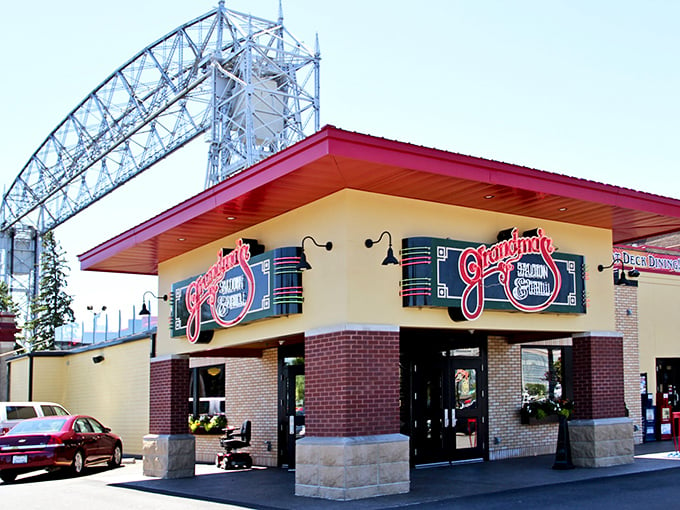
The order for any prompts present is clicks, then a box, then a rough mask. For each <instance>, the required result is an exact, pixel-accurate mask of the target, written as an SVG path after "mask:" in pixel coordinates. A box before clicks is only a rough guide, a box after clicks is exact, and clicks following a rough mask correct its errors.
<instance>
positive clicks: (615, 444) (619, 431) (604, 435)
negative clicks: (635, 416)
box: [569, 418, 635, 467]
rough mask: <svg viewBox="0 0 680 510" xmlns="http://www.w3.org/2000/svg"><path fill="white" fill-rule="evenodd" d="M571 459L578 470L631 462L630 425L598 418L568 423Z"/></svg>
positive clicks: (631, 440) (629, 423)
mask: <svg viewBox="0 0 680 510" xmlns="http://www.w3.org/2000/svg"><path fill="white" fill-rule="evenodd" d="M569 439H570V442H571V458H572V461H573V463H574V465H575V466H578V467H608V466H617V465H620V464H631V463H632V462H633V461H634V455H635V451H634V441H633V421H632V420H631V419H630V418H601V419H596V420H571V421H570V422H569Z"/></svg>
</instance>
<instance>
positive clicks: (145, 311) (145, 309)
mask: <svg viewBox="0 0 680 510" xmlns="http://www.w3.org/2000/svg"><path fill="white" fill-rule="evenodd" d="M147 294H151V295H152V296H153V297H155V298H156V299H162V300H163V301H167V300H168V295H167V294H163V295H162V296H157V295H156V294H154V293H153V292H151V291H150V290H147V291H146V292H144V295H143V296H142V309H141V310H140V311H139V315H151V311H150V310H149V307H147V306H146V295H147Z"/></svg>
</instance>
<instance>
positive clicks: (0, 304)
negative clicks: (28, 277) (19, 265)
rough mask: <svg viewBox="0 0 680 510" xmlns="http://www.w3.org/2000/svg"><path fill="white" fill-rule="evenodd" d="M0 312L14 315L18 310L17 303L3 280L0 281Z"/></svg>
mask: <svg viewBox="0 0 680 510" xmlns="http://www.w3.org/2000/svg"><path fill="white" fill-rule="evenodd" d="M0 312H9V313H13V314H14V315H16V314H17V313H18V312H19V305H17V304H16V303H15V302H14V300H13V299H12V294H11V293H10V291H9V286H8V285H7V283H5V282H0Z"/></svg>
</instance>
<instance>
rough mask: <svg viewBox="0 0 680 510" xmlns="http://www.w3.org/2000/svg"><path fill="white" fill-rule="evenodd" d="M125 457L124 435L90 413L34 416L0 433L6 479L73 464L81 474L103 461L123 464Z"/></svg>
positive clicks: (0, 463) (0, 473)
mask: <svg viewBox="0 0 680 510" xmlns="http://www.w3.org/2000/svg"><path fill="white" fill-rule="evenodd" d="M122 459H123V443H122V441H121V440H120V437H118V436H117V435H115V434H112V433H111V429H109V428H108V427H104V426H103V425H102V424H101V423H99V422H98V421H97V420H95V419H94V418H91V417H90V416H83V415H75V416H49V417H44V418H32V419H30V420H24V421H22V422H20V423H18V424H17V425H15V426H14V427H13V428H12V429H11V430H10V431H9V432H7V433H6V434H5V435H3V436H0V479H2V481H3V482H6V483H9V482H13V481H14V479H15V478H16V477H17V475H20V474H22V473H28V472H30V471H37V470H40V469H48V470H52V469H57V468H70V469H71V470H72V471H73V473H74V474H76V475H77V474H80V473H82V472H83V470H84V469H85V467H86V466H90V465H93V464H99V463H102V462H108V464H109V466H111V467H117V466H120V463H121V461H122Z"/></svg>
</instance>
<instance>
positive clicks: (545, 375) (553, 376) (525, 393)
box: [522, 347, 572, 403]
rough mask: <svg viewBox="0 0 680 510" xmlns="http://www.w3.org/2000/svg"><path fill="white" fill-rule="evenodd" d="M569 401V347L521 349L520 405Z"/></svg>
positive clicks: (570, 396)
mask: <svg viewBox="0 0 680 510" xmlns="http://www.w3.org/2000/svg"><path fill="white" fill-rule="evenodd" d="M543 398H550V399H553V400H559V399H566V398H568V399H571V398H572V395H571V347H522V402H523V403H526V402H530V401H532V400H539V399H543Z"/></svg>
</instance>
